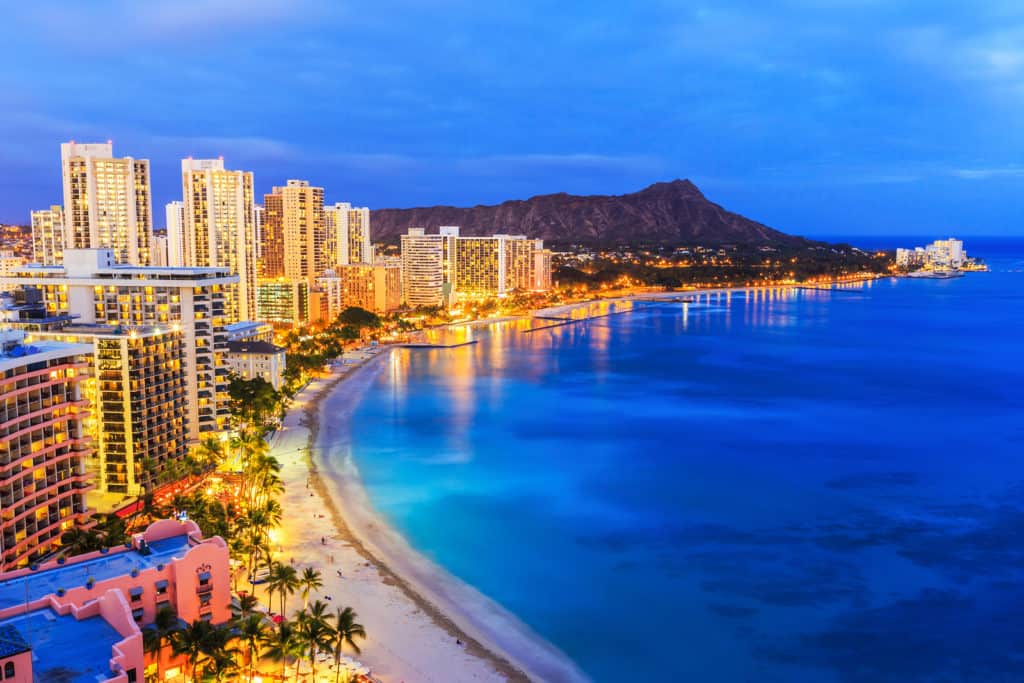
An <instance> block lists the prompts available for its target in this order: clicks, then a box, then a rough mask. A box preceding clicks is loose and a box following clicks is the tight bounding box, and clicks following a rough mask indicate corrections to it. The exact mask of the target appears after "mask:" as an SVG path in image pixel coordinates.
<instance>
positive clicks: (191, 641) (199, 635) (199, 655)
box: [171, 619, 213, 683]
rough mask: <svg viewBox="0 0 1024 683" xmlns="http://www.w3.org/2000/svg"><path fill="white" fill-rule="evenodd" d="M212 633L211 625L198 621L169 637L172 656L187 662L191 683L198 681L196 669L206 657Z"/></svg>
mask: <svg viewBox="0 0 1024 683" xmlns="http://www.w3.org/2000/svg"><path fill="white" fill-rule="evenodd" d="M212 632H213V625H212V624H210V623H209V622H207V621H203V620H201V619H199V620H196V621H193V622H192V623H191V624H190V625H189V626H186V627H185V628H183V629H181V630H180V631H178V632H176V633H175V634H174V635H173V636H172V637H171V646H172V647H173V648H174V654H176V655H184V656H185V658H186V659H187V660H188V666H189V671H190V672H191V673H192V683H195V682H196V681H197V680H199V679H198V678H197V676H196V673H197V671H196V668H197V667H198V665H199V662H200V661H201V660H202V659H203V658H204V657H205V656H206V650H207V647H208V645H209V642H210V638H211V633H212Z"/></svg>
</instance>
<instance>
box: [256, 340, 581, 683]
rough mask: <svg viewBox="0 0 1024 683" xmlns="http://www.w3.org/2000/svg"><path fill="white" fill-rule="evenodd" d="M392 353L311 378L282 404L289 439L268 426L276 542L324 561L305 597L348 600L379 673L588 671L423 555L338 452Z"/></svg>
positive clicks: (496, 675) (368, 659)
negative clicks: (278, 526)
mask: <svg viewBox="0 0 1024 683" xmlns="http://www.w3.org/2000/svg"><path fill="white" fill-rule="evenodd" d="M391 353H393V350H392V349H385V350H381V351H380V352H379V353H378V354H377V355H376V356H375V357H372V358H369V359H368V360H365V361H364V362H363V363H362V364H360V365H359V366H357V367H355V368H353V369H352V370H350V371H349V372H347V373H346V374H344V375H341V376H332V377H329V378H326V379H322V380H318V381H317V382H315V383H312V384H311V385H310V386H308V387H307V388H306V389H304V390H303V392H302V393H301V394H300V401H297V402H296V403H297V405H296V406H294V407H293V408H292V409H291V410H290V411H289V415H288V417H287V418H286V422H287V423H288V424H287V425H286V428H285V430H283V431H284V434H287V435H288V438H287V439H278V438H277V435H275V438H274V440H273V448H274V449H275V450H276V451H278V454H279V457H280V458H281V459H282V462H283V463H284V465H285V466H284V469H283V470H282V476H283V478H284V480H285V485H286V489H285V497H286V500H285V501H283V503H284V506H283V507H284V509H285V513H284V519H283V524H282V530H283V538H282V541H281V549H280V550H281V552H282V553H283V554H284V555H285V556H286V557H288V558H290V559H291V560H294V561H295V562H296V563H297V564H311V565H313V566H316V567H317V568H318V569H319V570H320V571H321V574H322V576H323V580H324V586H323V587H322V588H321V589H320V590H319V591H315V592H314V593H313V596H312V597H314V598H315V597H322V596H331V598H332V602H333V604H334V605H335V606H338V607H340V606H343V605H351V606H352V607H354V608H355V610H356V611H357V612H358V613H359V616H360V621H361V623H363V624H364V625H365V626H366V630H367V633H368V634H369V638H368V639H367V640H366V641H365V645H362V646H363V653H362V654H361V655H359V658H360V659H361V660H362V661H363V662H364V663H365V664H367V665H368V666H370V667H371V669H372V670H373V672H374V674H375V675H376V676H378V677H380V678H381V680H383V681H385V682H388V683H390V682H391V681H395V682H396V683H397V682H399V681H402V682H406V683H412V681H421V680H425V681H516V682H519V681H530V680H536V681H541V680H543V681H567V682H570V681H573V682H574V681H586V680H588V679H587V677H586V676H585V675H584V674H583V673H582V671H580V670H579V669H578V667H576V665H575V664H574V663H573V662H572V661H571V660H569V658H568V657H566V656H565V655H564V654H563V653H561V652H560V651H558V650H557V649H556V648H555V647H554V646H552V645H551V644H549V643H548V642H547V641H545V640H543V639H542V638H540V637H539V636H537V635H535V634H534V633H533V632H532V631H531V630H530V629H529V627H528V626H526V625H525V624H523V623H522V622H521V621H519V620H518V619H517V618H516V617H515V616H514V615H512V614H511V613H509V612H508V611H507V610H504V609H503V608H501V607H500V606H499V605H497V604H496V603H494V602H493V601H492V600H490V599H489V598H487V597H485V596H484V595H482V594H481V593H479V591H476V590H475V589H474V588H472V587H471V586H469V585H467V584H465V583H464V582H462V581H460V580H458V579H457V578H455V577H453V576H451V575H449V574H448V573H447V572H446V571H445V570H444V569H443V568H442V567H439V566H437V565H436V564H434V563H432V562H430V561H429V560H427V559H426V558H425V557H423V556H422V555H420V554H419V553H418V552H417V551H416V550H415V549H413V548H412V547H411V546H409V544H408V543H407V542H406V541H405V539H404V538H403V537H402V536H401V535H400V534H399V533H397V532H396V531H395V530H393V529H391V528H390V527H388V525H386V524H385V523H384V522H383V521H382V520H380V518H379V517H378V516H377V515H376V513H375V512H374V511H373V509H372V506H371V505H370V502H369V500H368V497H367V495H366V492H365V490H364V489H363V486H362V483H361V481H360V479H359V475H358V471H357V470H356V468H355V464H354V463H353V462H352V460H351V458H350V457H349V454H348V453H347V452H344V451H347V450H348V448H349V439H348V436H347V430H348V420H349V417H350V416H351V414H352V412H353V411H354V410H355V408H356V406H358V403H359V401H360V399H361V395H362V392H363V391H364V390H365V389H366V387H367V386H368V385H369V383H370V382H371V381H372V380H373V378H374V377H375V375H376V372H378V371H379V370H380V369H381V367H382V365H383V364H384V362H385V361H386V360H387V359H388V358H390V356H391ZM346 390H348V391H346ZM299 441H301V446H300V445H298V443H299ZM326 456H330V457H326ZM303 480H305V484H306V486H305V488H302V487H300V486H299V484H300V483H302V482H303ZM307 492H308V495H307ZM310 520H312V524H310ZM317 537H320V539H321V540H322V542H321V543H317ZM318 546H319V547H318ZM317 551H319V552H317ZM325 551H326V554H325ZM332 560H333V562H332ZM282 561H284V559H283V558H282ZM339 571H340V572H341V573H342V575H343V576H344V578H341V576H342V575H337V572H339ZM353 584H358V587H357V586H353ZM342 596H343V597H342ZM336 597H340V598H341V599H338V600H335V599H334V598H336Z"/></svg>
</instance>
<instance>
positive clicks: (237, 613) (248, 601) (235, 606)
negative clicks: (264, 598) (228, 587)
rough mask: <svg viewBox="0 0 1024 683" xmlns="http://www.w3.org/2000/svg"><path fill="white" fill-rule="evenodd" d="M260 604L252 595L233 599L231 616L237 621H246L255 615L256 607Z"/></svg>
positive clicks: (248, 594)
mask: <svg viewBox="0 0 1024 683" xmlns="http://www.w3.org/2000/svg"><path fill="white" fill-rule="evenodd" d="M259 604H260V601H259V599H258V598H257V597H256V596H255V595H253V594H252V593H247V594H245V595H239V596H238V597H236V598H231V616H232V617H234V619H235V620H236V621H239V620H241V619H244V618H246V617H247V616H249V615H251V614H255V613H256V606H257V605H259Z"/></svg>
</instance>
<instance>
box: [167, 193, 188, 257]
mask: <svg viewBox="0 0 1024 683" xmlns="http://www.w3.org/2000/svg"><path fill="white" fill-rule="evenodd" d="M164 215H165V220H166V223H165V225H166V226H167V227H166V234H167V263H166V264H164V265H168V266H174V267H176V268H180V267H182V266H184V265H185V203H184V202H170V203H169V204H166V205H165V206H164Z"/></svg>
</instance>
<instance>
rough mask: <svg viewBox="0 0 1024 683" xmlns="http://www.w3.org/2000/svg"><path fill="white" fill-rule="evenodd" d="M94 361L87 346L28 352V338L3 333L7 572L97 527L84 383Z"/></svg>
mask: <svg viewBox="0 0 1024 683" xmlns="http://www.w3.org/2000/svg"><path fill="white" fill-rule="evenodd" d="M91 355H92V347H91V346H89V345H87V344H63V343H56V342H41V343H36V344H25V343H24V334H23V333H22V332H20V331H13V330H7V331H0V571H2V570H3V569H5V568H11V567H22V566H25V565H27V564H28V563H29V562H31V561H33V560H35V559H36V558H38V557H40V556H42V555H45V554H47V553H48V552H50V551H51V550H52V549H54V548H55V547H57V546H59V545H60V537H61V534H63V533H64V532H65V531H68V530H69V529H72V528H75V527H79V528H86V527H88V526H89V525H90V521H89V514H90V511H89V510H88V508H87V507H86V503H85V494H86V492H87V491H88V490H89V489H90V488H92V484H91V483H90V476H89V475H88V473H87V471H86V459H87V458H88V457H89V456H90V454H91V453H92V449H91V447H90V445H89V439H88V438H87V436H86V434H85V428H84V426H83V424H82V420H83V418H84V417H85V414H86V409H87V405H88V401H87V400H86V398H85V396H84V395H83V392H82V382H83V380H84V379H85V378H86V377H87V370H88V367H89V365H90V363H91V361H92V358H91Z"/></svg>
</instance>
